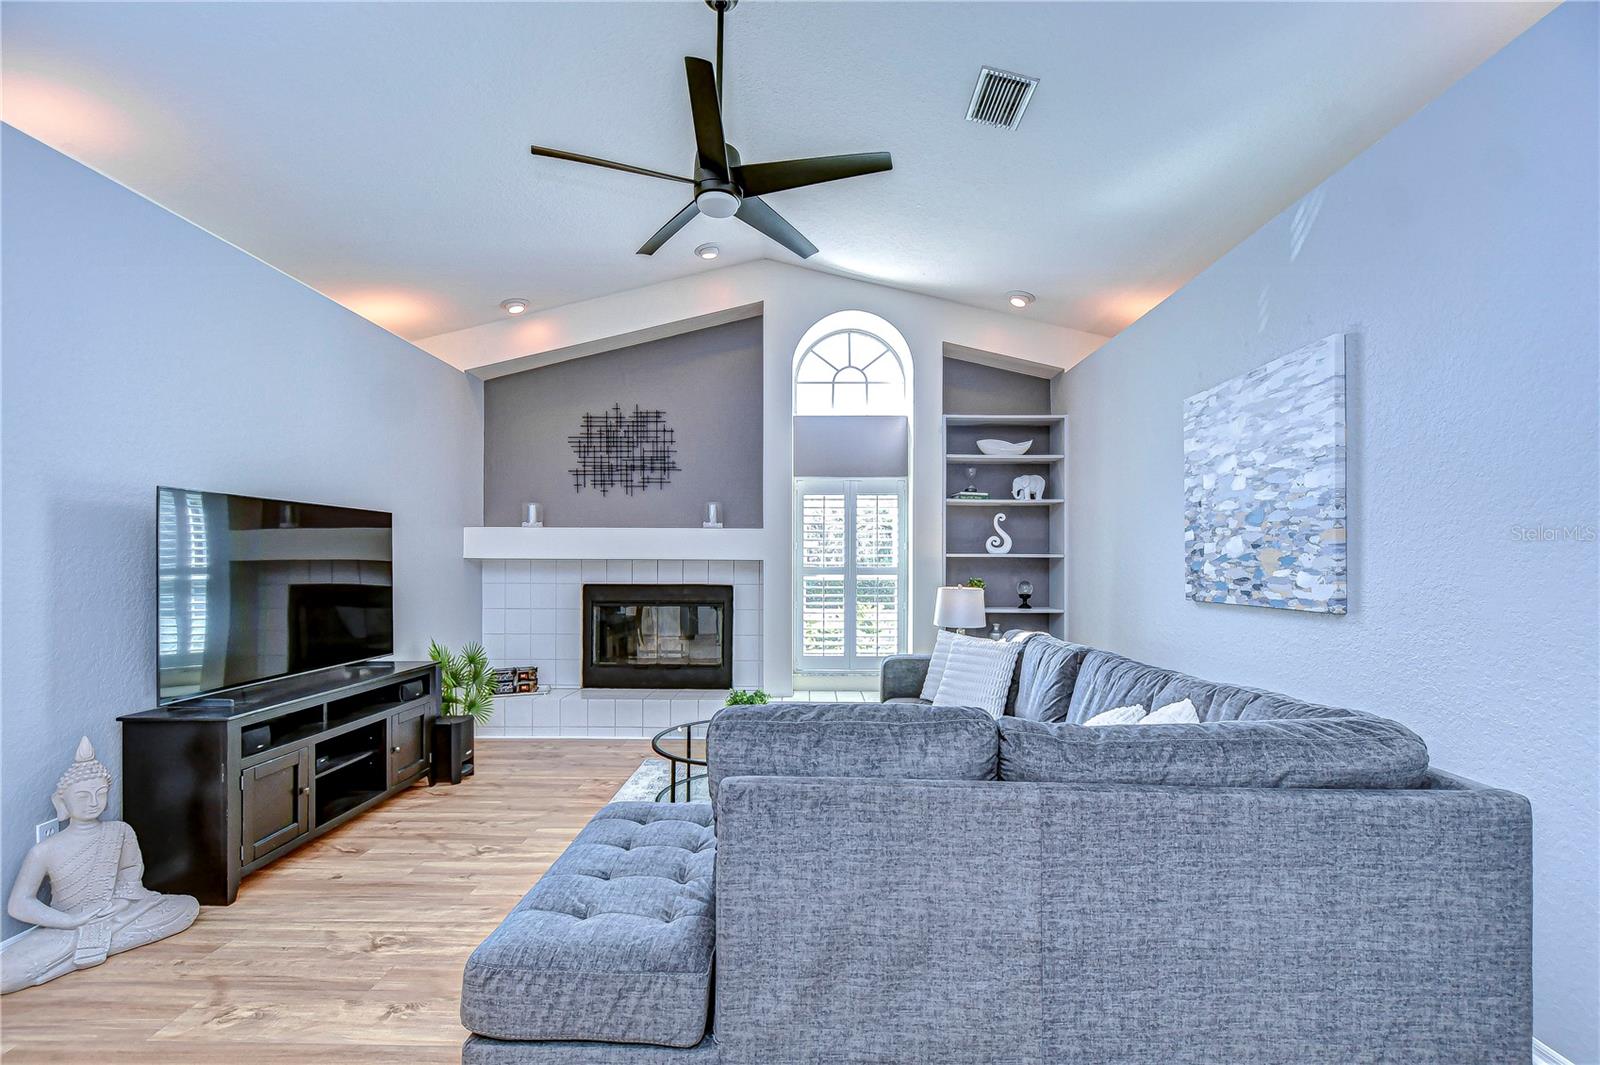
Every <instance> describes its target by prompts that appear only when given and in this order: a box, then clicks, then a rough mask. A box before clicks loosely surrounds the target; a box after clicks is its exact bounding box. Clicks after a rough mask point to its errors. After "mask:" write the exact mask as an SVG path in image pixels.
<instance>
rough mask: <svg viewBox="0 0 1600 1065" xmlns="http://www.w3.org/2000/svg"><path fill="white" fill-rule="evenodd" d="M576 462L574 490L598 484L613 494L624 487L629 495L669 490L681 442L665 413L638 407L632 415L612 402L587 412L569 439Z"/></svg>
mask: <svg viewBox="0 0 1600 1065" xmlns="http://www.w3.org/2000/svg"><path fill="white" fill-rule="evenodd" d="M567 442H568V443H570V444H571V445H572V453H573V454H574V455H576V456H577V457H578V464H577V465H576V466H575V467H573V468H572V469H571V470H570V471H569V472H570V473H571V474H572V490H573V491H575V492H581V491H582V490H583V489H585V488H597V489H599V490H600V494H601V495H609V494H610V492H611V490H612V489H613V488H620V489H622V491H623V492H625V493H626V494H628V495H630V496H631V495H633V494H634V493H635V492H642V491H644V490H645V489H646V488H651V487H655V488H665V487H666V486H667V484H668V483H669V482H670V481H671V480H672V474H673V473H674V472H676V471H677V470H678V469H679V468H680V467H679V466H678V463H677V454H678V445H677V442H676V441H675V440H674V439H673V434H672V429H671V428H669V427H668V425H667V415H666V412H665V411H659V410H640V409H639V407H638V406H637V405H635V406H634V408H633V411H632V413H628V412H625V411H624V410H623V409H622V405H621V404H618V403H614V404H612V405H611V409H610V410H608V411H602V412H601V413H599V414H585V415H584V416H583V420H582V421H581V422H580V423H579V427H578V432H577V435H575V436H569V437H567Z"/></svg>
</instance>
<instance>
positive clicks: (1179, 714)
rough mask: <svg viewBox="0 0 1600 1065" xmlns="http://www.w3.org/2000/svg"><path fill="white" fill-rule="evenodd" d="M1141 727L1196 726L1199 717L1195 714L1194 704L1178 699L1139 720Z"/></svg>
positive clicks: (1198, 722)
mask: <svg viewBox="0 0 1600 1065" xmlns="http://www.w3.org/2000/svg"><path fill="white" fill-rule="evenodd" d="M1139 724H1141V725H1198V724H1200V715H1199V714H1197V713H1195V710H1194V703H1191V702H1190V701H1189V700H1187V699H1179V700H1178V701H1177V702H1175V703H1168V704H1167V705H1166V706H1163V707H1161V708H1160V709H1159V710H1152V711H1150V712H1149V713H1148V714H1146V715H1145V716H1144V717H1143V719H1141V720H1140V722H1139Z"/></svg>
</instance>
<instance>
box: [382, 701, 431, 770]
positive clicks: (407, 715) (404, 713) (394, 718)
mask: <svg viewBox="0 0 1600 1065" xmlns="http://www.w3.org/2000/svg"><path fill="white" fill-rule="evenodd" d="M432 719H433V703H432V702H431V701H430V702H422V703H418V704H416V705H415V706H408V707H403V708H401V709H399V710H396V711H395V712H394V713H392V714H390V715H389V786H390V787H391V788H392V787H394V786H395V785H396V784H399V783H400V782H401V781H403V780H408V779H410V778H411V777H414V776H416V775H417V774H418V773H420V772H422V771H423V770H425V769H427V768H428V733H429V731H430V730H429V727H428V726H429V723H430V722H431V721H432Z"/></svg>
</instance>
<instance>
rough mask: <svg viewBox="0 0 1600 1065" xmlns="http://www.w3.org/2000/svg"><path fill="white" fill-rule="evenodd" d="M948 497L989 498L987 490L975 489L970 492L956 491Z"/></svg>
mask: <svg viewBox="0 0 1600 1065" xmlns="http://www.w3.org/2000/svg"><path fill="white" fill-rule="evenodd" d="M950 498H951V499H988V498H989V493H988V492H976V491H972V492H966V491H963V492H957V493H956V494H955V495H953V496H951V497H950Z"/></svg>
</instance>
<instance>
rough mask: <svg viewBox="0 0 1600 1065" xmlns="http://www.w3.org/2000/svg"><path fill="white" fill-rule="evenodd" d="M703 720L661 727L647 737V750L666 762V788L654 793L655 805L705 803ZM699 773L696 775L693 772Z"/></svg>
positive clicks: (706, 796)
mask: <svg viewBox="0 0 1600 1065" xmlns="http://www.w3.org/2000/svg"><path fill="white" fill-rule="evenodd" d="M709 724H711V720H710V719H709V718H707V719H706V720H704V721H685V722H684V723H683V724H681V725H673V726H672V727H671V728H664V729H662V730H661V731H660V732H658V733H656V734H655V735H654V736H652V737H651V738H650V747H651V749H652V750H654V751H655V752H656V754H658V755H660V756H661V757H662V758H665V759H666V760H667V781H668V783H667V786H666V787H664V788H662V789H661V790H660V791H658V792H656V802H704V801H706V800H707V799H708V798H710V794H709V792H708V791H707V787H706V774H705V768H706V726H707V725H709ZM697 769H698V770H700V772H698V773H697V772H695V770H697Z"/></svg>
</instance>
